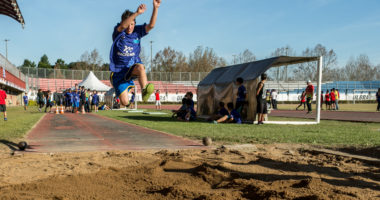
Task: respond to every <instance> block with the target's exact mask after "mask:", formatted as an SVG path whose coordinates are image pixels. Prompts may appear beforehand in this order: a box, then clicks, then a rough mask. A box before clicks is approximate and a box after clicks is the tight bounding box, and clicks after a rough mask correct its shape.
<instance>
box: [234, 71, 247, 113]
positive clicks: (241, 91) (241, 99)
mask: <svg viewBox="0 0 380 200" xmlns="http://www.w3.org/2000/svg"><path fill="white" fill-rule="evenodd" d="M243 83H244V80H243V78H241V77H239V78H237V79H236V85H237V86H239V88H238V92H237V98H236V104H235V108H236V110H237V111H238V112H239V113H241V112H242V111H243V107H244V103H245V101H246V99H247V89H246V88H245V87H244V85H243Z"/></svg>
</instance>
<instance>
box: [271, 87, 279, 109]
mask: <svg viewBox="0 0 380 200" xmlns="http://www.w3.org/2000/svg"><path fill="white" fill-rule="evenodd" d="M277 95H278V94H277V91H276V90H275V89H273V90H272V93H271V101H272V108H273V109H275V110H277Z"/></svg>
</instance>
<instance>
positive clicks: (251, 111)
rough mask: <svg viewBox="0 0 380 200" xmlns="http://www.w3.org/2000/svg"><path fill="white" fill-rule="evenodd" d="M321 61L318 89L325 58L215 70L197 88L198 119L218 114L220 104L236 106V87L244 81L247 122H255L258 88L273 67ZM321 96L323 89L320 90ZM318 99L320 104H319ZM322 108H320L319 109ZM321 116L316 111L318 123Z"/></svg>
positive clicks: (286, 58) (278, 60)
mask: <svg viewBox="0 0 380 200" xmlns="http://www.w3.org/2000/svg"><path fill="white" fill-rule="evenodd" d="M313 61H318V72H319V73H318V74H319V76H318V86H320V84H321V81H322V73H321V72H322V57H289V56H279V57H273V58H268V59H264V60H258V61H254V62H249V63H244V64H238V65H233V66H228V67H221V68H216V69H214V70H212V71H211V72H210V73H209V74H208V75H207V76H206V77H205V78H204V79H203V80H202V81H201V82H200V83H199V85H198V106H197V114H198V115H211V114H213V113H215V111H216V109H217V106H218V103H219V102H220V101H223V102H225V103H228V102H234V103H235V98H236V93H237V86H236V85H235V81H236V78H238V77H242V78H243V79H244V86H245V87H246V88H247V96H248V99H247V101H248V105H246V106H245V109H246V110H245V111H244V112H243V113H245V116H244V117H245V118H246V120H249V121H254V120H255V116H256V107H257V104H256V87H257V84H258V82H259V77H260V75H261V74H262V73H264V72H266V71H267V70H268V69H269V68H271V67H280V66H284V65H292V64H299V63H305V62H313ZM318 88H320V87H318ZM318 95H319V96H320V89H318ZM318 99H319V98H317V102H318V103H320V102H319V100H318ZM318 108H319V106H318ZM319 117H320V116H319V112H318V111H317V122H318V123H319Z"/></svg>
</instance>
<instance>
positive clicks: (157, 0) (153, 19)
mask: <svg viewBox="0 0 380 200" xmlns="http://www.w3.org/2000/svg"><path fill="white" fill-rule="evenodd" d="M160 5H161V0H153V13H152V17H151V18H150V22H149V24H147V25H146V27H145V31H146V32H147V33H148V32H149V31H150V30H152V29H153V28H154V26H155V25H156V20H157V13H158V8H159V7H160Z"/></svg>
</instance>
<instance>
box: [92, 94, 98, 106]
mask: <svg viewBox="0 0 380 200" xmlns="http://www.w3.org/2000/svg"><path fill="white" fill-rule="evenodd" d="M92 103H93V104H98V103H99V96H98V95H97V94H94V95H93V96H92Z"/></svg>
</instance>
